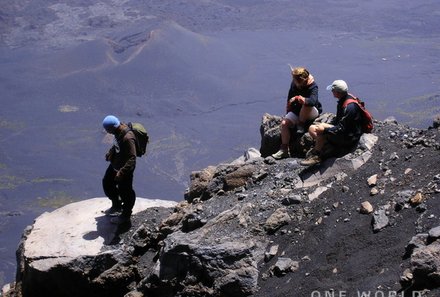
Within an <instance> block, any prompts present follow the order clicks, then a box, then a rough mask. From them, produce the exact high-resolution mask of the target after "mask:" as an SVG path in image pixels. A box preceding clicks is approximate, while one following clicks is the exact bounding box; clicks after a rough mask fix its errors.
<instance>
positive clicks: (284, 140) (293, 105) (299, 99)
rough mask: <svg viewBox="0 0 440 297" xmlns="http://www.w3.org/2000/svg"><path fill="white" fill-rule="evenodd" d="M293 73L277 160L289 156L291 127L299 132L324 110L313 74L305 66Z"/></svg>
mask: <svg viewBox="0 0 440 297" xmlns="http://www.w3.org/2000/svg"><path fill="white" fill-rule="evenodd" d="M291 69H292V68H291ZM291 73H292V83H291V85H290V89H289V94H288V96H287V104H286V116H285V117H284V118H283V120H282V122H281V147H280V149H279V151H278V152H277V153H275V154H273V155H272V157H273V158H275V159H277V160H278V159H283V158H288V157H289V143H290V136H291V135H290V133H291V129H292V128H295V127H296V128H297V131H298V132H302V131H304V128H305V127H304V126H305V124H306V122H312V121H313V120H314V119H316V118H317V117H318V116H319V114H320V113H321V112H322V106H321V103H320V102H319V100H318V85H317V84H316V83H315V80H314V78H313V76H312V75H311V74H310V73H309V71H308V70H307V69H305V68H303V67H296V68H294V69H292V72H291Z"/></svg>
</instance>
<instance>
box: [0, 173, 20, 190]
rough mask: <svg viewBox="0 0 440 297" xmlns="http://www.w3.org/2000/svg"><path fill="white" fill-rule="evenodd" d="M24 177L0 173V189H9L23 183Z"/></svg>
mask: <svg viewBox="0 0 440 297" xmlns="http://www.w3.org/2000/svg"><path fill="white" fill-rule="evenodd" d="M25 182H26V180H25V179H24V178H21V177H18V176H13V175H5V174H4V175H0V190H11V189H15V188H16V187H18V186H20V185H21V184H23V183H25Z"/></svg>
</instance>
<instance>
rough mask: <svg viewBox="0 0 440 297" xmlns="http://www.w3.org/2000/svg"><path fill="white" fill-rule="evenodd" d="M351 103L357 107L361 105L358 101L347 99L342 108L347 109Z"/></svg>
mask: <svg viewBox="0 0 440 297" xmlns="http://www.w3.org/2000/svg"><path fill="white" fill-rule="evenodd" d="M350 103H356V104H357V105H360V104H359V101H357V100H356V99H353V98H349V99H346V100H345V101H344V103H343V104H342V107H343V108H346V107H347V105H348V104H350Z"/></svg>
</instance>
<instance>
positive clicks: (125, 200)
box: [102, 165, 136, 217]
mask: <svg viewBox="0 0 440 297" xmlns="http://www.w3.org/2000/svg"><path fill="white" fill-rule="evenodd" d="M115 176H116V170H114V169H113V167H112V165H109V166H108V168H107V170H106V171H105V174H104V178H103V179H102V187H103V189H104V193H105V195H106V196H107V197H108V198H109V199H110V200H111V201H112V207H122V216H127V217H129V216H130V215H131V212H132V210H133V206H134V203H135V201H136V193H135V192H134V190H133V172H129V173H127V174H126V175H125V176H124V177H123V178H122V180H121V181H119V182H116V181H115Z"/></svg>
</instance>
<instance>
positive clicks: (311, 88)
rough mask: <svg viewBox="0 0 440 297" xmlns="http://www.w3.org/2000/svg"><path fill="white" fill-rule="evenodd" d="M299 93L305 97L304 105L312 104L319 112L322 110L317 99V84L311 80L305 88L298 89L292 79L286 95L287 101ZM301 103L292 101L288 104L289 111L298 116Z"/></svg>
mask: <svg viewBox="0 0 440 297" xmlns="http://www.w3.org/2000/svg"><path fill="white" fill-rule="evenodd" d="M298 95H301V96H303V97H304V98H305V101H306V102H305V105H306V106H314V107H316V109H317V110H318V112H319V114H321V112H322V105H321V102H319V100H318V85H317V84H316V83H315V82H313V83H312V84H310V85H308V86H307V88H304V89H299V88H298V87H297V86H296V85H295V83H294V82H293V81H292V83H291V84H290V89H289V94H288V95H287V101H289V100H290V99H291V98H292V97H295V96H298ZM301 107H302V105H301V104H299V103H298V102H296V101H295V102H293V103H292V104H290V111H292V112H293V113H294V114H296V115H297V116H299V112H300V110H301Z"/></svg>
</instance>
